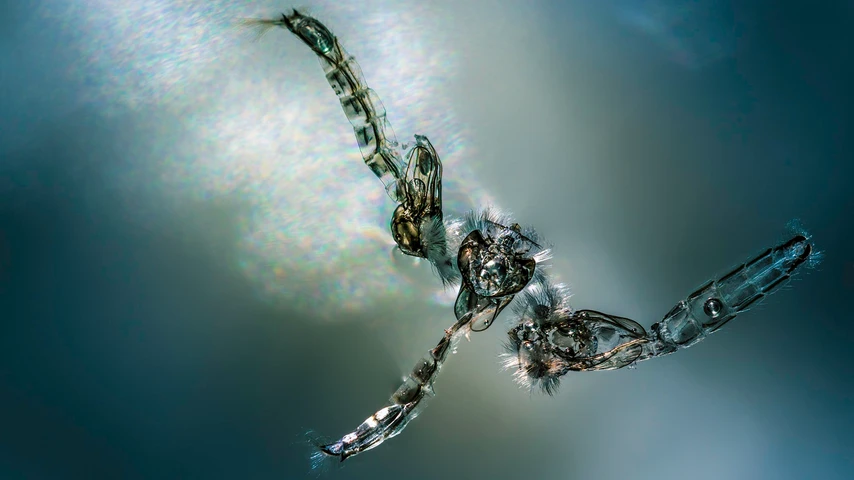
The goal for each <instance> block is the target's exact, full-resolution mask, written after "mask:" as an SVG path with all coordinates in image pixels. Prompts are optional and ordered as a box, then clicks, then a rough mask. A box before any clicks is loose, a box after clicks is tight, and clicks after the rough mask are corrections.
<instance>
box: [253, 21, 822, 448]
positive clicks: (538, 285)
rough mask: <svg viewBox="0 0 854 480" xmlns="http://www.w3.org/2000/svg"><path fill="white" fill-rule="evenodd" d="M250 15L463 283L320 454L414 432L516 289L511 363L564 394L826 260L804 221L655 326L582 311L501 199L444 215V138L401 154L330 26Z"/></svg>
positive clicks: (662, 351)
mask: <svg viewBox="0 0 854 480" xmlns="http://www.w3.org/2000/svg"><path fill="white" fill-rule="evenodd" d="M246 24H249V25H253V26H258V27H261V29H262V31H264V30H266V29H268V28H271V27H275V26H278V27H282V28H287V29H288V30H289V31H291V32H292V33H293V34H294V35H296V36H297V37H299V38H300V39H301V40H302V41H303V43H305V44H306V45H308V46H309V48H311V50H312V51H313V52H314V53H315V54H316V55H317V56H318V58H319V59H320V63H321V65H322V67H323V70H324V72H325V74H326V79H327V81H328V82H329V84H330V86H332V89H333V91H334V92H335V94H336V95H337V96H338V99H339V100H340V102H341V107H342V108H343V109H344V113H345V114H346V116H347V119H348V120H349V121H350V123H351V124H352V126H353V130H354V132H355V134H356V139H357V141H358V144H359V148H360V150H361V153H362V157H363V159H364V161H365V163H366V164H367V165H368V167H370V169H371V171H373V172H374V174H375V175H376V176H377V177H379V178H380V180H381V181H382V183H383V184H384V186H385V190H386V192H387V193H388V194H389V195H390V196H391V198H392V199H394V200H395V201H396V202H398V203H399V205H398V207H397V208H396V209H395V211H394V213H393V215H392V219H391V225H390V226H391V233H392V237H393V238H394V240H395V242H396V243H397V245H398V247H399V248H400V250H401V251H402V252H403V253H405V254H407V255H412V256H417V257H423V258H427V259H428V260H430V261H431V262H432V263H433V265H434V267H435V268H436V270H437V272H438V273H439V276H440V277H441V278H442V280H443V282H445V284H446V285H448V284H450V283H454V282H456V281H459V282H460V287H459V288H460V289H459V294H458V295H457V299H456V302H455V304H454V314H455V316H456V318H457V321H456V323H454V324H453V325H452V326H451V328H449V329H448V330H446V331H445V334H444V336H443V337H442V340H440V341H439V343H438V344H437V345H436V347H435V348H434V349H432V350H431V351H430V352H429V354H428V355H427V356H425V357H424V358H423V359H422V360H421V361H420V362H419V363H418V365H416V366H415V368H414V369H413V370H412V373H410V374H409V375H408V376H407V377H406V378H405V379H404V381H403V384H402V385H401V386H400V388H398V390H397V391H396V392H395V393H394V395H392V397H391V404H390V405H387V406H385V407H383V408H382V409H380V410H378V411H377V412H376V413H374V414H373V415H371V416H370V417H368V419H366V420H365V421H364V422H362V424H361V425H359V426H358V427H357V428H356V429H355V430H354V431H352V432H350V433H348V434H346V435H344V436H343V437H341V438H340V439H339V440H337V441H334V442H331V443H325V444H320V445H317V447H318V451H317V452H316V453H315V455H314V459H315V460H322V459H325V458H326V459H328V458H331V459H337V461H339V462H343V461H344V460H346V459H347V458H349V457H351V456H353V455H357V454H359V453H361V452H364V451H367V450H370V449H371V448H374V447H376V446H377V445H379V444H381V443H382V442H383V441H385V440H386V439H389V438H391V437H394V436H395V435H398V434H399V433H400V432H401V431H403V429H404V428H405V427H406V425H407V424H408V423H409V422H410V421H411V420H412V419H413V418H415V417H416V416H417V415H418V414H419V413H420V411H421V410H422V409H423V407H424V404H425V400H426V399H427V398H428V397H430V396H432V395H433V383H434V382H435V380H436V377H437V375H438V372H439V370H440V369H441V367H442V365H443V363H444V361H445V358H446V357H447V355H448V352H449V351H450V349H451V348H452V345H453V344H454V342H456V341H457V340H458V339H459V337H460V336H461V335H463V334H465V335H468V334H469V333H470V332H479V331H483V330H486V329H487V328H489V327H490V326H491V325H492V324H493V323H494V322H495V319H496V318H497V317H498V315H499V314H500V313H501V312H502V311H503V310H504V309H505V308H506V307H507V306H508V305H510V304H511V303H512V302H513V301H514V299H516V304H515V307H514V308H513V310H514V312H515V314H516V316H517V320H516V321H515V323H514V325H513V326H512V328H511V329H510V331H509V332H508V342H507V348H508V351H509V353H508V354H507V356H506V361H505V366H506V367H508V368H511V369H513V370H514V371H515V377H516V379H517V381H519V382H520V383H522V384H523V385H528V386H530V387H534V386H538V387H540V388H541V389H542V390H543V391H544V392H546V393H548V394H553V393H554V392H555V391H556V389H557V386H558V384H559V381H560V378H562V377H563V375H565V374H567V373H568V372H571V371H591V370H613V369H618V368H622V367H625V366H627V365H632V364H634V363H636V362H639V361H642V360H647V359H650V358H654V357H660V356H663V355H668V354H670V353H673V352H675V351H677V350H679V349H683V348H687V347H689V346H691V345H694V344H696V343H697V342H699V341H701V340H703V339H704V338H705V337H706V336H708V335H709V334H711V333H714V332H715V331H716V330H718V329H719V328H721V327H722V326H723V325H724V324H726V323H727V322H728V321H730V320H732V319H733V318H734V317H735V316H736V315H738V314H740V313H742V312H744V311H746V310H747V309H748V308H749V307H750V306H751V305H753V304H755V303H756V302H758V301H759V300H761V299H762V298H764V297H765V296H767V295H769V294H770V293H773V292H774V291H776V290H777V289H779V288H780V286H782V285H783V284H784V283H785V282H786V281H787V280H788V279H789V278H790V277H791V276H792V275H794V274H795V273H796V272H797V271H798V270H799V269H801V268H802V267H803V266H812V265H813V264H815V263H817V254H816V253H815V251H814V247H813V245H812V243H810V241H809V237H808V236H807V235H806V234H805V233H802V232H799V233H797V234H796V235H794V236H793V237H792V238H791V239H789V240H788V241H786V242H784V243H782V244H780V245H778V246H776V247H774V248H770V249H768V250H767V251H765V252H764V253H762V254H761V255H759V256H757V257H756V258H754V259H753V260H751V261H749V262H746V263H744V264H742V265H740V266H739V267H738V268H736V269H734V270H733V271H731V272H730V273H728V274H726V275H724V276H722V277H720V278H718V279H713V280H710V281H709V282H707V283H706V284H705V285H703V286H702V287H700V288H699V289H697V290H696V291H695V292H694V293H692V294H691V295H689V296H688V297H687V298H686V299H685V300H683V301H681V302H679V303H678V304H677V305H676V306H675V307H674V308H673V309H671V310H670V312H669V313H668V314H667V315H665V317H664V318H663V319H662V320H661V321H659V322H657V323H654V324H653V325H652V326H651V327H650V330H649V331H648V332H647V330H645V329H644V327H642V326H641V325H640V324H638V323H637V322H635V321H633V320H630V319H628V318H624V317H618V316H614V315H609V314H605V313H602V312H598V311H595V310H578V311H574V310H573V309H572V308H571V307H570V306H569V292H568V291H567V289H566V288H565V287H564V286H563V285H560V284H553V283H552V282H551V281H550V280H549V278H548V277H547V276H546V275H545V274H544V273H543V271H542V267H541V264H542V262H543V261H545V260H547V259H548V258H549V257H550V251H549V250H548V249H546V248H543V246H542V241H541V240H540V239H539V238H538V236H537V234H536V232H534V230H533V229H531V228H527V229H523V228H522V227H520V226H519V225H518V224H516V223H513V222H512V221H511V220H510V219H509V218H507V217H505V216H502V215H500V214H497V213H496V212H495V211H493V210H489V209H487V210H484V211H483V212H481V213H477V214H474V213H472V214H469V216H468V217H467V218H466V219H465V220H464V221H463V222H447V223H446V222H445V221H444V216H443V212H442V163H441V161H440V160H439V156H438V154H437V153H436V150H435V148H434V147H433V145H432V144H431V143H430V141H429V140H428V139H427V137H424V136H421V135H416V136H415V143H414V145H413V147H412V148H411V149H410V150H409V151H408V152H407V153H406V154H405V155H403V154H401V152H400V150H399V145H398V143H397V141H396V139H395V136H394V132H393V131H392V129H391V126H390V125H389V123H388V121H387V119H386V111H385V108H384V107H383V104H382V102H381V101H380V99H379V97H378V96H377V95H376V93H375V92H374V91H373V90H372V89H370V88H368V86H367V84H366V82H365V79H364V77H363V76H362V71H361V69H360V68H359V65H358V64H357V63H356V61H355V60H354V59H353V57H352V56H350V55H349V54H348V53H347V52H346V51H345V50H344V48H343V47H342V46H341V44H340V43H339V42H338V39H337V38H336V37H335V36H334V35H333V34H332V33H331V32H330V31H329V29H328V28H326V26H324V25H323V24H322V23H320V22H319V21H318V20H316V19H314V18H312V17H309V16H306V15H303V14H301V13H299V12H297V11H296V10H294V11H293V12H292V13H291V14H290V15H284V14H283V15H282V16H281V18H279V19H275V20H248V21H246ZM404 157H406V162H405V163H404V161H403V158H404ZM457 247H458V248H457Z"/></svg>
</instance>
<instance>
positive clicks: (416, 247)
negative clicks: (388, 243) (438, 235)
mask: <svg viewBox="0 0 854 480" xmlns="http://www.w3.org/2000/svg"><path fill="white" fill-rule="evenodd" d="M392 234H393V235H394V240H395V241H396V242H397V245H398V246H399V247H400V249H401V250H403V253H405V254H407V255H413V256H416V257H423V256H424V255H423V254H422V253H421V232H420V231H418V227H417V226H416V225H415V224H414V223H412V222H410V221H406V220H404V221H400V222H395V224H394V225H393V226H392Z"/></svg>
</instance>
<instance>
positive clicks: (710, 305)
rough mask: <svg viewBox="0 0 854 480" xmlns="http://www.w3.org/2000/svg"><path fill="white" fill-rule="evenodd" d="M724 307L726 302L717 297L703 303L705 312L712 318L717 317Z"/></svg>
mask: <svg viewBox="0 0 854 480" xmlns="http://www.w3.org/2000/svg"><path fill="white" fill-rule="evenodd" d="M723 309H724V304H723V302H721V301H720V300H718V299H717V298H710V299H708V300H706V303H704V304H703V312H705V313H706V315H708V316H709V317H711V318H717V317H718V316H719V315H720V314H721V312H722V311H723Z"/></svg>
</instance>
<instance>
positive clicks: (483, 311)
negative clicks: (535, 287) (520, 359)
mask: <svg viewBox="0 0 854 480" xmlns="http://www.w3.org/2000/svg"><path fill="white" fill-rule="evenodd" d="M492 216H493V213H492V212H490V211H488V210H487V211H485V212H483V213H482V214H481V215H480V216H479V217H476V218H474V219H471V220H470V221H469V222H468V224H469V225H470V226H471V227H475V228H471V231H470V232H469V234H468V235H467V236H466V237H465V239H463V241H462V243H461V244H460V249H459V252H458V254H457V266H458V267H459V270H460V275H461V277H462V283H461V285H460V293H459V294H458V295H457V300H456V302H455V303H454V313H455V315H456V317H457V319H459V318H462V317H463V316H464V315H466V314H468V313H472V315H473V318H472V321H471V329H472V331H474V332H478V331H483V330H486V329H487V328H489V326H490V325H492V323H493V321H494V320H495V318H496V317H497V316H498V314H499V313H501V311H502V310H503V309H504V308H505V307H506V306H507V305H509V304H510V302H511V301H512V300H513V296H514V295H515V294H517V293H519V292H520V291H522V289H524V288H525V286H527V285H528V283H529V282H530V281H531V279H533V278H534V273H535V270H536V266H537V262H538V260H542V259H543V257H545V256H546V255H547V253H545V254H544V255H543V253H544V250H543V249H542V247H540V245H539V244H537V243H536V242H535V241H534V240H533V239H532V238H529V237H528V236H526V235H525V234H523V232H522V229H521V227H520V226H519V224H515V223H514V224H511V226H509V227H508V226H505V225H504V224H502V223H500V222H499V221H496V219H492V218H490V217H492ZM531 233H533V231H532V232H531Z"/></svg>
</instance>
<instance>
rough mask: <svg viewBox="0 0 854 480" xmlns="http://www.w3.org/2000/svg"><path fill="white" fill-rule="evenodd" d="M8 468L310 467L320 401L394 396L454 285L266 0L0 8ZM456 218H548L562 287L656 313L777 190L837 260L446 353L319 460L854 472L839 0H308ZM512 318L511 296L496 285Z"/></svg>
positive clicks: (774, 474)
mask: <svg viewBox="0 0 854 480" xmlns="http://www.w3.org/2000/svg"><path fill="white" fill-rule="evenodd" d="M0 6H2V8H0V24H2V28H0V112H2V115H0V328H2V331H0V407H2V408H0V478H3V479H18V478H39V479H41V478H44V479H54V478H55V479H65V478H98V479H100V478H104V479H112V478H122V479H133V478H156V479H166V478H206V479H218V478H223V479H225V478H229V479H231V478H252V479H256V478H257V479H262V478H287V479H297V478H303V477H305V476H306V475H307V472H308V462H307V459H306V451H305V450H304V449H303V447H302V445H301V444H300V443H299V442H300V441H301V438H302V434H303V433H304V432H305V430H307V429H309V428H311V429H315V430H317V431H318V432H321V433H323V434H328V435H329V436H330V437H335V436H340V435H342V434H344V433H346V432H348V431H350V430H352V429H353V428H354V427H356V426H357V425H358V424H359V422H361V421H362V420H363V419H364V418H365V417H367V416H368V415H370V414H371V413H372V412H374V411H375V410H377V409H378V408H379V407H381V406H383V405H384V402H385V401H386V399H387V398H388V395H389V394H391V393H392V391H393V390H394V388H395V387H396V386H397V384H398V383H399V380H400V376H401V375H402V374H404V373H405V372H406V371H408V370H409V368H411V366H412V365H413V364H414V361H415V360H416V359H417V358H418V357H419V356H420V355H421V354H422V353H424V352H425V351H426V350H427V349H429V348H431V347H432V346H433V345H434V344H435V342H436V341H437V340H438V339H439V337H440V336H441V333H442V328H444V327H446V326H448V325H450V323H451V322H452V320H453V318H452V314H451V309H450V303H451V301H452V299H453V297H454V292H443V291H442V290H441V288H440V287H439V281H438V279H436V278H434V277H433V276H432V275H431V273H430V271H429V269H428V268H427V266H426V265H424V264H417V263H414V262H413V261H411V260H410V259H408V258H403V257H400V256H399V255H396V254H394V253H392V244H391V239H390V238H389V237H390V236H389V235H388V233H387V226H386V224H387V221H388V218H389V216H390V214H391V212H392V210H393V207H394V205H392V204H391V201H390V200H388V199H387V198H384V194H383V192H382V188H381V184H380V183H379V182H378V181H376V179H374V178H373V177H372V176H371V174H370V172H369V171H368V169H367V168H365V167H364V165H363V164H362V161H361V158H360V156H359V153H358V149H357V147H356V145H355V141H354V139H353V136H352V131H351V129H350V126H349V124H348V123H347V121H346V119H345V117H344V115H343V114H342V113H341V111H340V107H339V106H338V104H337V100H336V99H335V97H334V95H333V93H332V92H331V91H330V90H329V87H328V86H327V84H326V82H325V80H324V78H323V75H322V72H321V70H320V68H319V66H318V64H317V61H316V60H315V58H313V54H311V53H310V52H309V51H308V49H307V48H305V47H304V46H303V45H302V44H300V43H299V42H298V41H297V40H296V39H295V38H292V37H291V36H290V34H288V33H287V32H285V31H272V32H269V34H268V35H267V36H266V37H264V38H263V39H262V40H261V41H260V42H258V43H253V42H252V39H251V35H248V34H247V32H241V31H239V30H237V29H235V28H233V21H234V19H236V18H240V17H257V16H273V15H277V14H278V13H279V12H281V11H283V10H284V9H287V8H290V7H291V5H288V4H281V3H279V2H273V1H269V0H264V1H246V2H236V1H224V0H206V1H202V0H184V1H180V0H138V1H122V0H93V1H83V0H43V1H32V2H26V1H11V0H8V1H4V2H2V3H0ZM309 7H310V12H311V13H313V14H314V15H315V16H317V17H319V18H320V19H321V20H323V21H324V22H325V23H326V24H327V25H328V26H329V27H330V28H331V29H332V30H333V31H334V32H335V33H336V34H337V35H338V36H339V38H340V39H341V41H342V42H343V44H344V45H345V46H346V47H347V49H348V50H349V51H350V53H352V54H354V55H355V56H356V57H357V59H358V60H359V62H360V64H361V66H362V68H363V70H364V72H365V76H366V78H367V80H368V82H369V84H370V85H371V86H372V87H373V88H374V89H375V90H376V91H377V93H378V94H379V95H380V97H381V98H382V99H383V101H384V102H385V106H386V108H387V110H388V112H389V119H390V121H391V122H392V124H393V125H394V127H395V130H396V132H397V136H398V138H399V139H400V140H401V141H408V140H409V139H411V136H412V134H414V133H423V134H425V135H427V136H429V137H430V139H431V140H432V142H433V143H434V145H435V146H436V148H437V150H438V151H439V154H440V155H441V156H442V159H443V162H444V164H445V181H444V185H445V186H444V188H445V196H446V197H447V203H448V209H449V212H448V213H449V214H461V213H462V212H464V211H465V210H467V209H469V208H472V207H478V206H483V205H486V204H487V203H491V204H493V205H496V206H499V207H502V208H505V209H507V210H510V211H512V212H513V213H514V214H515V217H516V218H517V219H518V220H519V221H520V222H522V223H529V224H533V225H535V226H536V227H537V228H538V230H539V231H540V232H541V233H542V234H543V235H544V236H545V237H546V238H548V239H549V240H550V241H551V242H552V243H554V252H555V256H554V260H553V262H552V263H553V267H552V269H551V272H552V273H553V274H554V275H556V276H557V277H558V278H559V279H561V280H562V281H565V282H567V283H569V284H570V285H571V287H572V289H573V291H574V297H573V304H574V306H575V307H577V308H592V309H598V310H602V311H605V312H609V313H613V314H616V315H623V316H628V317H631V318H633V319H635V320H637V321H639V322H640V323H641V324H643V325H644V326H647V327H648V326H649V325H651V324H652V323H654V322H655V321H657V320H659V319H660V318H661V317H662V316H663V315H664V314H665V313H666V312H667V311H668V310H669V309H670V308H671V307H672V306H673V305H674V304H675V303H676V302H677V301H678V300H680V299H681V298H683V297H684V296H686V295H687V294H688V293H690V292H691V291H692V290H693V288H694V287H696V286H698V285H699V284H701V283H703V282H704V281H706V280H707V279H708V278H710V277H711V276H713V275H718V274H721V273H724V272H726V271H727V269H728V268H730V267H731V266H733V265H734V264H736V263H739V262H741V261H744V260H746V259H748V258H749V257H750V256H752V255H753V254H755V253H757V252H758V251H760V250H762V249H764V248H766V247H768V246H771V245H772V244H773V243H775V242H777V241H778V240H780V239H781V238H782V235H783V233H784V231H783V227H784V226H785V225H786V223H787V222H788V221H789V220H791V219H793V218H800V219H801V220H802V221H803V223H804V225H805V226H806V227H807V228H808V229H809V230H810V231H811V232H812V233H813V234H814V240H815V242H816V244H817V245H818V247H819V248H820V249H822V250H824V251H825V252H826V258H825V260H824V263H823V264H822V265H821V266H820V267H819V268H818V269H817V270H815V271H812V272H811V273H809V274H807V275H802V276H800V277H799V278H798V279H797V280H796V281H793V282H792V283H791V284H790V286H789V287H787V288H786V289H785V290H784V291H782V292H781V293H779V294H775V295H774V296H772V297H771V298H770V299H769V300H768V301H766V302H765V303H763V304H762V305H761V306H759V307H757V308H755V309H754V310H752V311H751V312H749V313H748V314H745V315H743V316H741V317H739V318H737V319H736V320H735V321H733V322H731V323H730V324H729V325H727V327H726V328H724V329H723V330H722V331H721V332H720V333H718V334H716V335H714V336H712V337H711V338H709V339H708V340H706V341H704V342H703V343H701V344H699V345H697V346H696V347H693V348H691V349H689V350H685V351H682V352H679V353H677V354H675V355H671V356H668V357H665V358H662V359H656V360H653V361H649V362H645V363H642V364H640V365H639V366H638V368H637V369H634V370H629V369H624V370H621V371H617V372H604V373H578V374H571V375H568V376H567V377H565V378H564V381H563V383H562V386H561V390H560V392H559V393H558V394H557V395H556V396H555V397H553V398H548V397H544V396H542V395H539V394H533V395H532V394H530V393H529V392H527V391H523V390H520V389H518V388H517V387H516V385H515V384H514V383H513V382H512V375H511V374H510V373H509V372H502V371H500V368H499V362H498V359H497V355H498V354H499V353H500V352H501V346H500V343H501V341H502V340H503V336H504V329H503V325H496V326H494V327H492V328H491V329H490V330H489V331H487V332H485V333H482V334H477V335H473V336H472V339H471V342H470V343H469V342H465V341H464V342H462V343H461V344H460V345H459V352H458V353H457V354H456V355H454V356H452V357H451V358H450V359H449V361H448V362H447V365H446V368H445V369H444V370H443V372H442V375H441V376H440V378H439V381H438V383H437V385H436V390H437V393H438V396H437V397H436V398H435V399H433V400H432V401H431V403H430V405H429V407H428V408H427V410H426V411H425V412H424V413H423V414H422V415H421V416H420V417H419V418H418V419H417V420H416V421H414V422H413V423H412V424H411V425H410V426H409V427H408V428H407V430H406V431H405V432H404V433H403V434H402V435H400V436H399V437H397V438H395V439H393V440H391V441H389V442H388V443H387V444H384V445H382V446H381V447H380V448H377V449H376V450H373V451H371V452H369V453H366V454H365V455H361V456H358V457H355V458H354V459H353V460H352V461H348V462H347V463H346V464H345V468H344V469H342V470H340V471H338V472H335V473H334V474H333V476H334V477H335V478H347V479H350V478H353V479H359V478H365V479H372V480H376V479H383V478H411V479H419V478H425V479H426V478H463V479H479V478H490V479H520V478H525V479H528V478H530V479H540V478H566V479H594V478H595V479H612V478H613V479H619V478H633V479H647V478H648V479H658V480H662V479H683V478H691V479H751V480H755V479H774V480H777V479H805V478H810V479H847V478H851V476H852V473H851V471H852V468H854V454H852V452H854V436H852V434H851V432H852V429H854V382H852V378H854V371H853V370H854V369H852V365H854V362H852V360H854V358H852V356H853V355H852V349H851V345H852V342H854V327H852V321H854V318H852V313H851V312H852V310H851V305H849V302H850V301H851V298H852V295H854V240H852V238H854V224H853V223H854V222H852V220H854V190H852V186H854V148H852V147H854V145H852V144H853V143H854V141H852V133H854V132H852V124H853V123H854V121H852V120H853V119H852V106H854V101H852V95H851V85H854V73H852V66H851V65H852V56H851V53H850V52H851V46H852V45H854V38H852V33H851V31H852V30H851V25H852V22H854V4H852V2H850V1H830V0H828V1H825V2H820V3H818V4H810V5H806V4H804V3H803V2H771V1H760V0H752V1H743V2H730V1H724V0H697V1H686V0H657V1H652V0H649V1H647V0H636V1H633V0H620V1H611V0H609V1H598V2H593V1H582V0H575V1H565V2H558V1H552V2H546V1H531V2H522V1H517V2H510V1H501V2H498V1H488V2H487V1H470V2H451V1H444V0H442V1H437V2H414V1H394V2H392V1H388V0H366V1H362V2H358V3H356V2H333V1H318V2H310V4H309ZM508 316H509V315H508Z"/></svg>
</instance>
